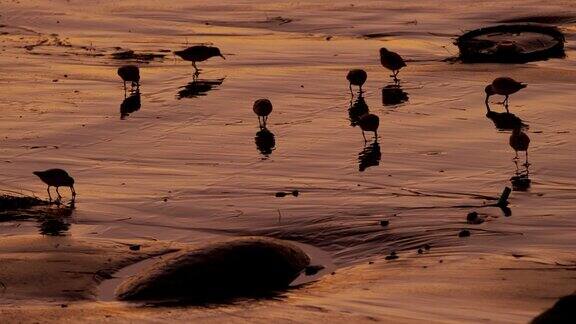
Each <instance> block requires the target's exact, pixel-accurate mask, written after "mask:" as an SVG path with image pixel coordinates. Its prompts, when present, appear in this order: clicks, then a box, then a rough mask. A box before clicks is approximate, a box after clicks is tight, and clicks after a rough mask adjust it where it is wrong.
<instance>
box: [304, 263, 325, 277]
mask: <svg viewBox="0 0 576 324" xmlns="http://www.w3.org/2000/svg"><path fill="white" fill-rule="evenodd" d="M322 269H324V266H323V265H311V266H307V267H306V269H304V273H305V274H306V275H307V276H313V275H315V274H317V273H318V272H319V271H320V270H322Z"/></svg>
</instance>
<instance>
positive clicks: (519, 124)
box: [486, 101, 528, 130]
mask: <svg viewBox="0 0 576 324" xmlns="http://www.w3.org/2000/svg"><path fill="white" fill-rule="evenodd" d="M486 117H487V118H488V119H490V120H491V121H492V122H493V123H494V127H496V128H497V129H499V130H514V129H517V128H528V125H527V124H525V123H524V122H523V121H522V119H520V117H518V116H516V115H514V114H512V113H509V112H501V113H499V112H495V111H493V110H491V109H490V104H489V103H488V101H486Z"/></svg>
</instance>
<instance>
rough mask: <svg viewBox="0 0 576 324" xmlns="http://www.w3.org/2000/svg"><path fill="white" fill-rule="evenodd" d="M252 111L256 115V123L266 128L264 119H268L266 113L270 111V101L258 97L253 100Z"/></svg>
mask: <svg viewBox="0 0 576 324" xmlns="http://www.w3.org/2000/svg"><path fill="white" fill-rule="evenodd" d="M252 110H254V113H255V114H256V115H257V116H258V124H259V125H260V128H266V121H268V115H270V113H271V112H272V103H271V102H270V100H268V99H258V100H256V101H254V106H253V107H252Z"/></svg>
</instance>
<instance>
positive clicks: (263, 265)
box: [116, 237, 310, 304]
mask: <svg viewBox="0 0 576 324" xmlns="http://www.w3.org/2000/svg"><path fill="white" fill-rule="evenodd" d="M309 263H310V258H309V257H308V256H307V255H306V253H304V251H302V250H301V249H300V248H298V247H296V246H294V245H292V244H290V243H289V242H286V241H281V240H276V239H271V238H265V237H248V238H241V239H235V240H230V241H226V242H222V243H217V244H213V245H209V246H206V247H204V248H201V249H198V250H192V251H183V252H178V253H176V254H174V255H173V256H169V257H167V258H165V259H163V260H161V261H159V262H158V263H156V264H154V265H153V266H151V267H150V268H148V269H147V270H144V271H142V272H141V273H139V274H137V275H135V276H132V277H130V278H129V279H128V280H126V281H125V282H123V283H122V284H121V285H120V286H119V287H118V289H117V290H116V296H117V298H118V299H120V300H147V301H151V302H173V301H177V302H183V303H195V304H205V303H218V302H225V301H229V300H231V299H233V298H237V297H249V296H254V297H255V296H269V295H273V294H274V293H275V292H277V291H279V290H282V289H285V288H287V287H288V285H289V284H290V283H291V282H292V281H293V280H294V279H295V278H296V277H297V276H298V275H299V274H300V273H301V272H302V270H304V269H305V268H306V267H307V266H308V264H309Z"/></svg>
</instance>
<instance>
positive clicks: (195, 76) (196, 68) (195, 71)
mask: <svg viewBox="0 0 576 324" xmlns="http://www.w3.org/2000/svg"><path fill="white" fill-rule="evenodd" d="M192 66H193V67H194V78H197V77H198V76H199V75H200V69H199V68H198V67H197V66H196V62H192Z"/></svg>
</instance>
